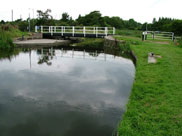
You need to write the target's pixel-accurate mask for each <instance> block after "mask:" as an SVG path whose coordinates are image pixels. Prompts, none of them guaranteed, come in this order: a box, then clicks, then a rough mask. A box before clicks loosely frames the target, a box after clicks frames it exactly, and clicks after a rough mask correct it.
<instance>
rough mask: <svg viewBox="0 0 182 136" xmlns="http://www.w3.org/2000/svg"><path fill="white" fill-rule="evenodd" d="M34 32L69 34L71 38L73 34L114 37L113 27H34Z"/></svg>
mask: <svg viewBox="0 0 182 136" xmlns="http://www.w3.org/2000/svg"><path fill="white" fill-rule="evenodd" d="M35 32H40V33H51V34H54V33H60V34H62V35H63V34H65V33H71V34H72V35H73V36H74V35H75V34H83V35H86V34H95V35H96V36H97V35H100V34H102V35H105V36H107V35H114V34H115V28H114V27H89V26H35Z"/></svg>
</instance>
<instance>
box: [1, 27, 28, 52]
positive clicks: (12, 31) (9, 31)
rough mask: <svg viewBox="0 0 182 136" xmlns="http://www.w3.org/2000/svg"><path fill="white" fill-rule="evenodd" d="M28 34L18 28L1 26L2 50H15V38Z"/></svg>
mask: <svg viewBox="0 0 182 136" xmlns="http://www.w3.org/2000/svg"><path fill="white" fill-rule="evenodd" d="M27 34H28V33H26V32H21V31H20V30H19V29H18V28H17V27H16V26H12V25H0V50H2V49H11V48H13V47H14V44H13V38H15V37H21V36H22V35H27Z"/></svg>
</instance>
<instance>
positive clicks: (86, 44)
mask: <svg viewBox="0 0 182 136" xmlns="http://www.w3.org/2000/svg"><path fill="white" fill-rule="evenodd" d="M73 45H74V46H76V47H77V48H79V47H80V48H85V49H93V50H103V47H104V39H103V38H82V41H81V42H79V43H74V44H73Z"/></svg>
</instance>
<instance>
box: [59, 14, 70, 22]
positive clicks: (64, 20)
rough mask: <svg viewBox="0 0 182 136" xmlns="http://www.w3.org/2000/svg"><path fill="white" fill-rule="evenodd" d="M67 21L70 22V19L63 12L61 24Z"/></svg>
mask: <svg viewBox="0 0 182 136" xmlns="http://www.w3.org/2000/svg"><path fill="white" fill-rule="evenodd" d="M69 20H70V18H69V15H68V13H66V12H64V13H63V14H62V18H61V21H63V22H68V21H69Z"/></svg>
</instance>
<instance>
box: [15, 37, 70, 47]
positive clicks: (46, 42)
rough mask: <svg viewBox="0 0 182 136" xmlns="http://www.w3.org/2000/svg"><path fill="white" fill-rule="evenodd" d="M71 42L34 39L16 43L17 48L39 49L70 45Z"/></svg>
mask: <svg viewBox="0 0 182 136" xmlns="http://www.w3.org/2000/svg"><path fill="white" fill-rule="evenodd" d="M70 43H71V41H69V40H55V39H34V40H25V41H14V44H16V47H39V46H61V45H69V44H70Z"/></svg>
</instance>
